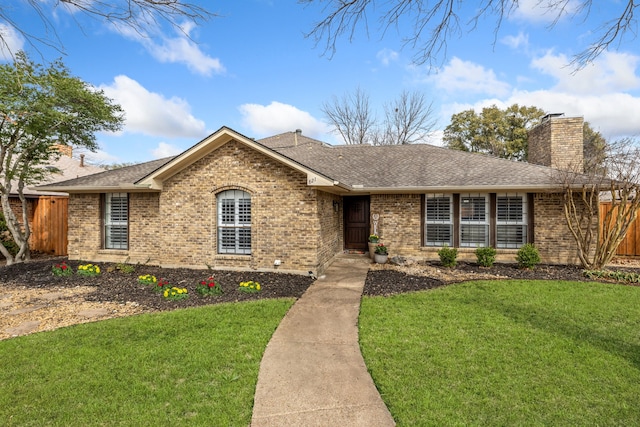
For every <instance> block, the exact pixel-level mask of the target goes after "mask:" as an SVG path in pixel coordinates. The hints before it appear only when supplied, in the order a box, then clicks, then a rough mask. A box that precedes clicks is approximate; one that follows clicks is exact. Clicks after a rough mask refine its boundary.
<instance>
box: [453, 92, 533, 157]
mask: <svg viewBox="0 0 640 427" xmlns="http://www.w3.org/2000/svg"><path fill="white" fill-rule="evenodd" d="M544 115H545V112H544V110H541V109H540V108H538V107H526V106H520V105H518V104H514V105H512V106H510V107H508V108H506V109H504V110H501V109H500V108H498V107H497V106H495V105H493V106H491V107H485V108H483V109H482V112H480V113H479V114H478V113H476V112H475V111H474V110H465V111H462V112H461V113H458V114H454V115H453V116H452V117H451V124H449V125H448V126H447V127H446V128H445V130H444V136H443V141H444V143H445V145H446V146H447V147H449V148H451V149H454V150H462V151H471V152H478V153H486V154H491V155H493V156H496V157H502V158H505V159H512V160H526V159H527V141H528V136H527V134H528V131H529V129H531V128H532V127H533V126H535V125H537V124H538V123H540V119H541V118H542V117H543V116H544Z"/></svg>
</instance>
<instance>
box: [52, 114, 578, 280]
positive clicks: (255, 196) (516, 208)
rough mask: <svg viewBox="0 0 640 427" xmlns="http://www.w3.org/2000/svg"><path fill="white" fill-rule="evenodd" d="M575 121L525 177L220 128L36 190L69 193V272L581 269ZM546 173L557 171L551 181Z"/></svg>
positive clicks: (525, 169)
mask: <svg viewBox="0 0 640 427" xmlns="http://www.w3.org/2000/svg"><path fill="white" fill-rule="evenodd" d="M582 125H583V119H582V118H581V117H579V118H565V117H555V116H550V117H547V118H545V120H544V122H543V123H542V124H541V125H540V126H539V127H538V128H536V129H534V131H533V132H532V134H531V136H530V152H529V158H530V161H531V162H535V163H541V164H532V163H524V162H515V161H509V160H504V159H498V158H494V157H490V156H486V155H482V154H478V153H468V152H462V151H454V150H449V149H446V148H441V147H436V146H431V145H426V144H414V145H401V146H397V145H394V146H392V145H387V146H368V145H366V146H365V145H359V146H353V145H349V146H347V145H341V146H331V145H327V144H324V143H322V142H320V141H317V140H315V139H312V138H308V137H306V136H304V135H303V134H302V132H301V131H299V130H297V131H294V132H287V133H283V134H280V135H276V136H273V137H269V138H265V139H260V140H254V139H252V138H249V137H246V136H244V135H242V134H240V133H238V132H235V131H234V130H232V129H229V128H227V127H222V128H220V129H219V130H217V131H216V132H214V133H213V134H211V135H209V136H208V137H206V138H205V139H203V140H202V141H200V142H198V143H197V144H196V145H194V146H193V147H191V148H189V149H188V150H186V151H185V152H183V153H182V154H180V155H178V156H175V157H172V158H165V159H160V160H154V161H151V162H147V163H142V164H137V165H134V166H129V167H124V168H121V169H116V170H111V171H106V172H102V173H98V174H94V175H90V176H85V177H80V178H77V179H72V180H69V181H65V182H62V183H57V184H52V185H48V186H43V187H40V189H47V190H49V191H63V192H66V193H69V195H70V199H69V239H68V240H69V248H68V253H69V257H70V258H71V259H82V260H89V261H94V262H99V261H102V262H106V261H113V262H124V261H128V262H141V263H150V264H158V265H162V266H166V267H169V266H171V267H175V266H186V267H193V268H206V267H207V266H208V267H210V268H216V269H257V270H265V271H269V270H279V271H286V272H294V273H301V274H308V273H309V272H313V274H320V273H322V271H323V270H324V269H325V268H326V267H327V266H328V265H329V263H330V262H331V261H332V260H333V258H334V257H335V256H337V255H338V254H341V253H343V252H344V251H348V250H355V251H358V250H362V251H366V250H367V239H368V236H369V234H370V233H372V232H373V230H374V227H375V230H376V231H377V232H378V234H380V235H381V236H382V238H383V242H384V243H385V244H387V245H388V246H389V247H390V254H391V255H392V256H393V255H402V256H406V257H412V258H417V259H438V257H437V250H438V249H439V248H440V247H442V246H444V245H448V246H452V247H457V248H459V258H460V259H470V260H475V255H474V250H475V248H476V247H479V246H489V245H490V246H493V247H495V248H497V249H498V259H499V260H504V261H514V260H515V254H516V252H517V249H518V248H519V247H520V246H522V245H523V244H525V243H527V242H531V243H535V245H536V246H537V247H538V249H539V251H540V254H541V257H542V260H543V262H546V263H577V262H578V259H577V256H576V246H575V243H574V240H573V238H572V236H571V234H570V232H569V230H568V228H567V226H566V224H565V220H564V216H563V207H562V197H563V196H562V193H561V188H562V187H561V184H560V182H559V181H558V177H557V173H556V172H557V169H556V168H558V167H563V165H568V164H570V163H571V162H574V163H575V162H577V163H579V164H581V162H582V150H583V148H582ZM552 166H554V167H552Z"/></svg>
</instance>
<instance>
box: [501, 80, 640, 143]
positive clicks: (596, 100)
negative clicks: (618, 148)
mask: <svg viewBox="0 0 640 427" xmlns="http://www.w3.org/2000/svg"><path fill="white" fill-rule="evenodd" d="M506 103H507V104H508V105H511V104H513V103H518V104H523V105H535V106H537V107H540V108H542V109H544V110H545V111H547V112H549V113H565V114H566V115H567V116H568V117H572V116H583V117H584V119H585V121H587V122H589V123H591V125H592V127H593V128H594V129H596V130H598V131H600V132H601V133H602V134H603V135H604V136H605V137H609V138H618V137H621V136H635V135H640V122H638V117H640V98H638V97H634V96H632V95H630V94H628V93H621V92H618V93H609V94H603V95H581V94H570V93H566V92H565V93H562V92H554V91H548V90H540V91H534V92H515V93H514V94H513V95H512V96H511V98H510V99H509V100H508V101H507V102H506Z"/></svg>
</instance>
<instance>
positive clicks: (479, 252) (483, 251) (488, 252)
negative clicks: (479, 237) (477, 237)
mask: <svg viewBox="0 0 640 427" xmlns="http://www.w3.org/2000/svg"><path fill="white" fill-rule="evenodd" d="M476 258H477V259H478V264H480V265H481V266H482V267H491V266H492V265H493V263H494V262H496V250H495V249H494V248H492V247H491V246H486V247H482V248H478V249H476Z"/></svg>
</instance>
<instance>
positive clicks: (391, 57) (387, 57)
mask: <svg viewBox="0 0 640 427" xmlns="http://www.w3.org/2000/svg"><path fill="white" fill-rule="evenodd" d="M376 58H378V61H380V62H381V63H382V65H384V66H385V67H386V66H388V65H389V64H390V63H391V62H395V61H397V60H398V58H399V55H398V52H396V51H395V50H391V49H386V48H385V49H382V50H381V51H379V52H378V53H377V54H376Z"/></svg>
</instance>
